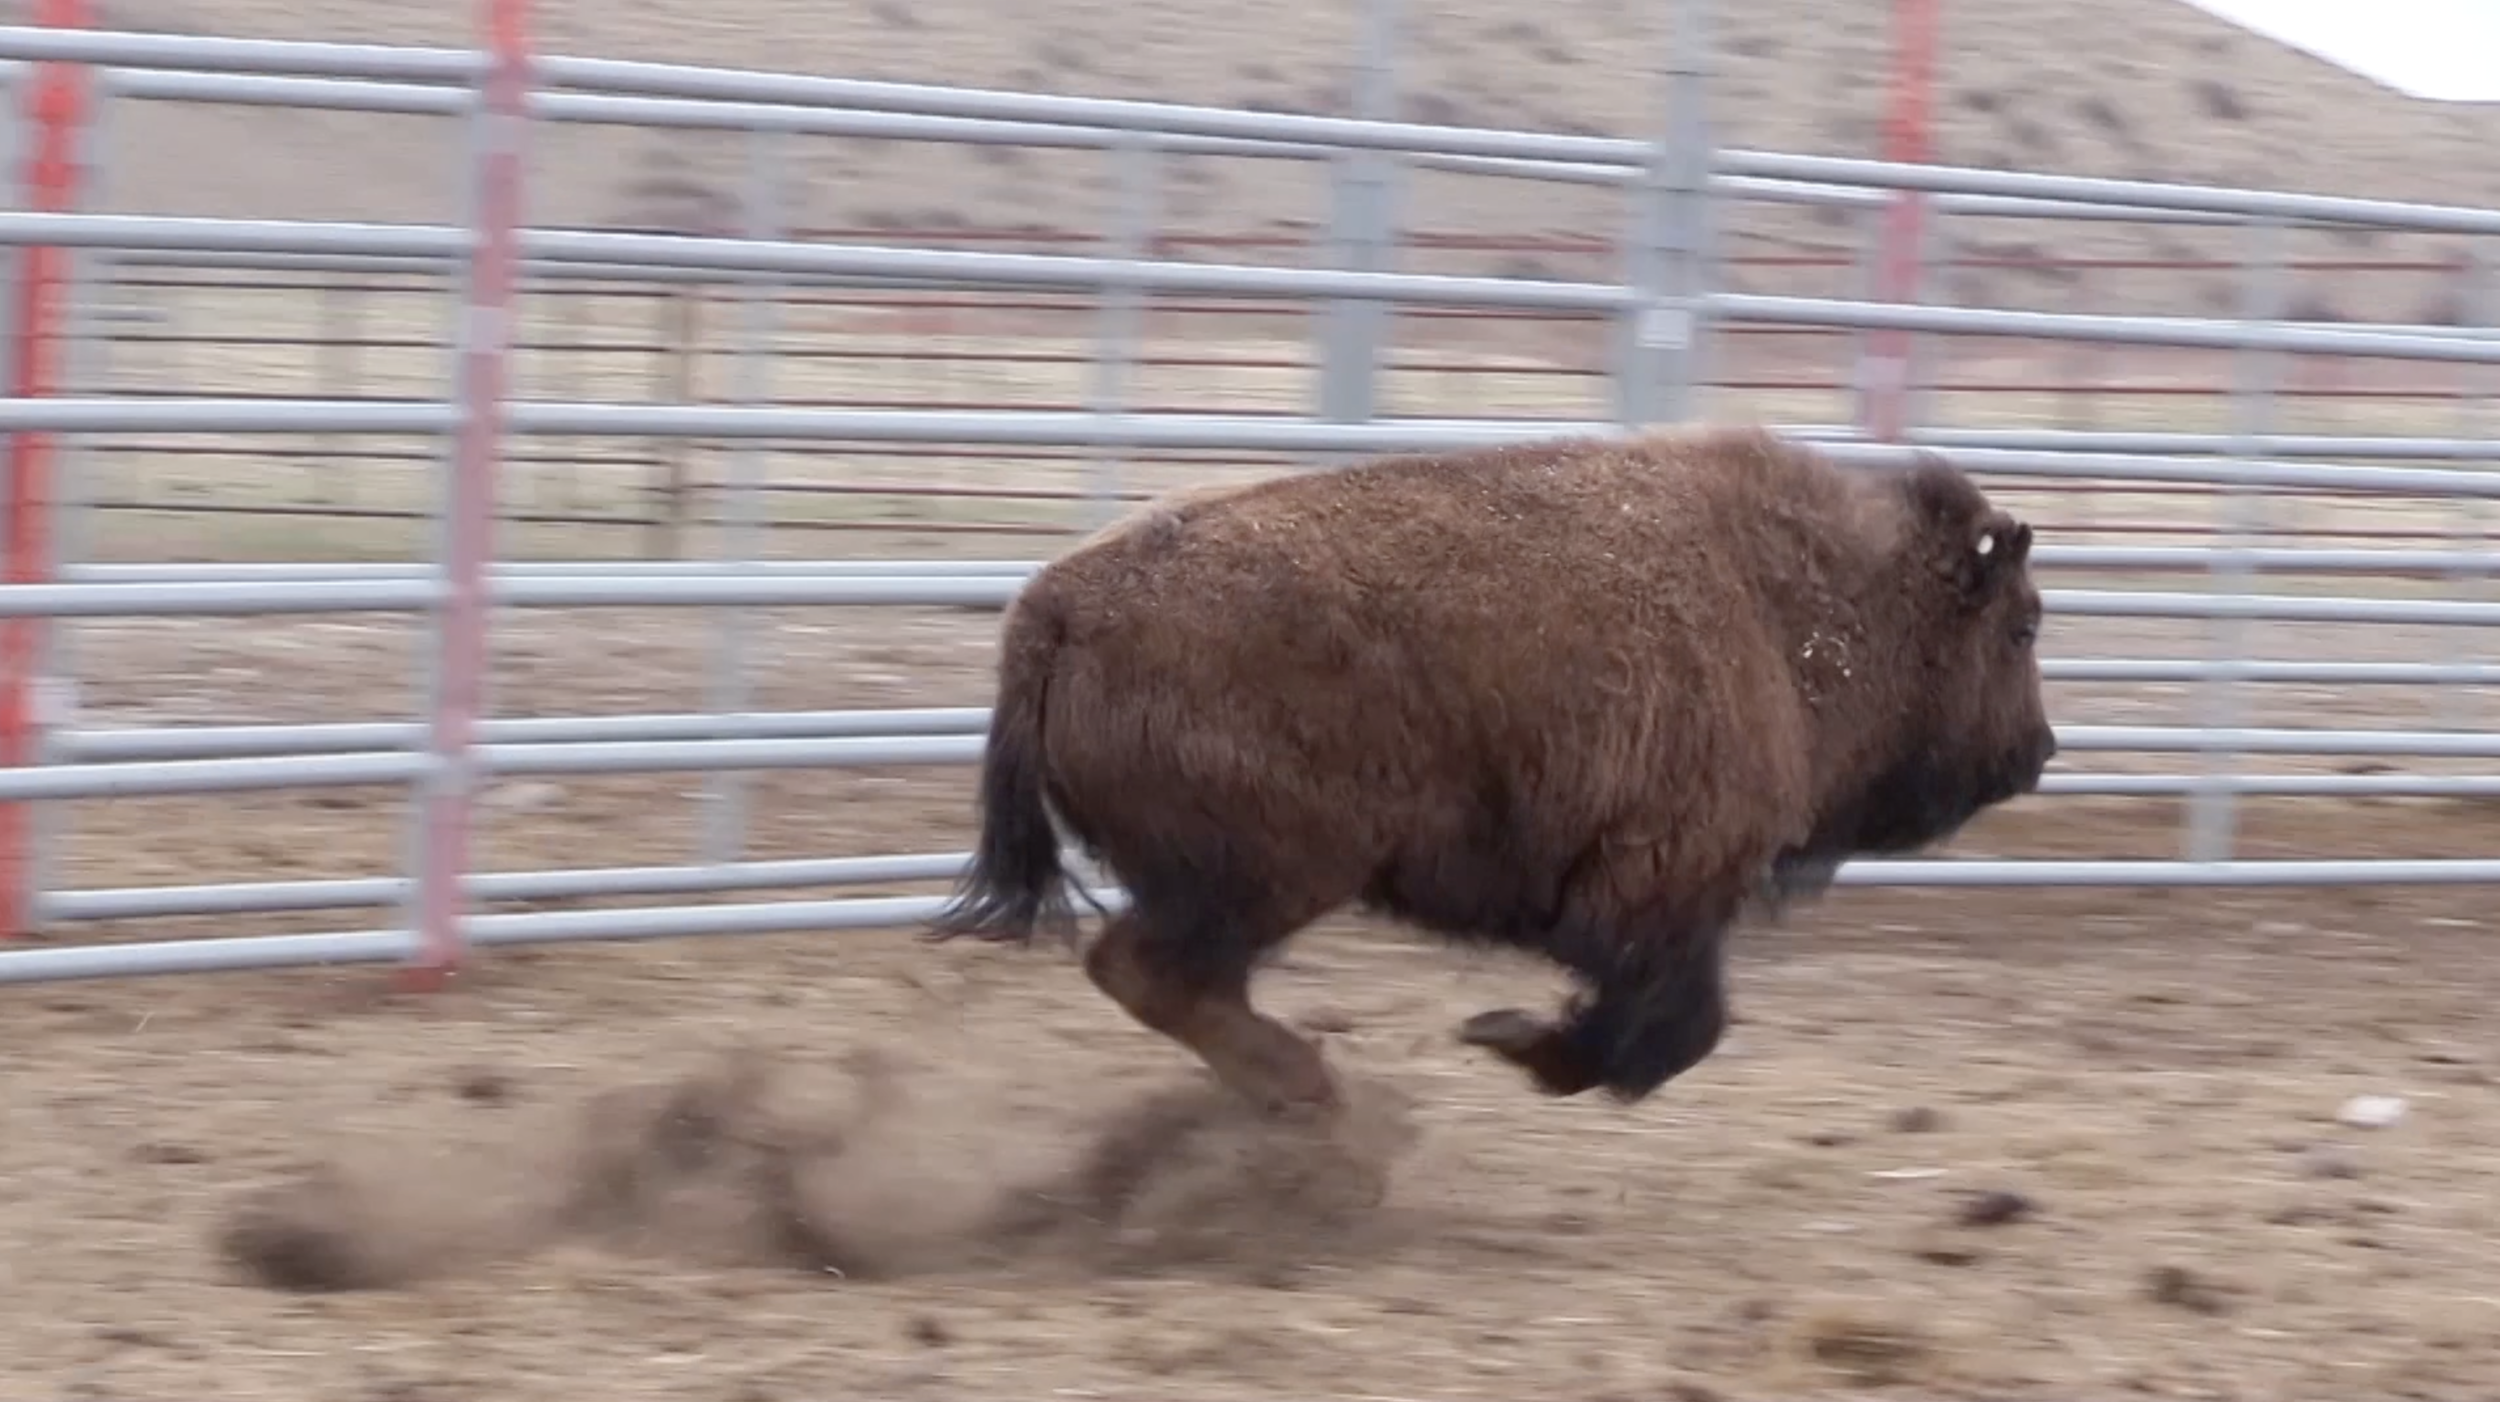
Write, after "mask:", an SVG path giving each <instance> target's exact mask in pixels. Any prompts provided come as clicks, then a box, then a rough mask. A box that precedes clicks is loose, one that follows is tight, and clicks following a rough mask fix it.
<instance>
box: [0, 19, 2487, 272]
mask: <svg viewBox="0 0 2500 1402" xmlns="http://www.w3.org/2000/svg"><path fill="white" fill-rule="evenodd" d="M8 8H12V9H15V10H17V11H19V12H20V13H22V12H23V9H24V4H23V0H17V3H15V4H14V5H11V6H9V7H8ZM104 8H105V15H106V18H107V19H108V21H110V22H113V23H118V24H123V25H128V26H133V27H142V28H151V29H163V30H178V31H183V32H194V33H210V34H229V35H251V36H265V37H289V38H320V39H335V40H359V41H370V42H402V43H423V44H462V43H466V42H467V41H468V34H467V25H468V16H469V14H470V11H471V6H470V5H469V4H467V3H465V0H464V2H463V3H434V4H410V3H406V0H107V3H106V4H105V7H104ZM1662 8H1663V7H1662V6H1659V5H1654V4H1646V5H1645V4H1638V3H1633V0H1558V3H1554V4H1550V5H1543V6H1536V7H1529V8H1520V7H1514V6H1510V5H1507V4H1502V5H1496V4H1487V3H1484V0H1408V4H1407V9H1408V10H1409V12H1410V13H1409V15H1408V28H1409V42H1408V44H1407V46H1406V57H1405V60H1404V62H1405V65H1406V67H1405V72H1404V85H1405V90H1406V93H1407V96H1406V98H1405V101H1404V113H1403V114H1404V115H1406V116H1408V117H1410V118H1414V119H1418V120H1425V121H1435V122H1461V123H1470V124H1499V125H1518V126H1528V127H1535V128H1543V129H1552V130H1569V131H1586V132H1601V133H1608V134H1621V135H1637V134H1640V133H1642V132H1643V131H1644V129H1645V123H1647V122H1649V121H1650V120H1651V114H1652V113H1653V112H1654V111H1655V110H1656V106H1657V103H1656V100H1655V93H1654V83H1653V81H1652V79H1651V77H1650V73H1651V70H1652V68H1653V67H1654V65H1655V62H1656V59H1657V56H1658V55H1659V53H1660V51H1661V49H1662V45H1663V27H1662V21H1661V20H1660V18H1659V13H1660V11H1661V10H1662ZM1718 8H1719V9H1720V10H1721V12H1722V13H1721V16H1720V19H1719V21H1718V25H1719V35H1718V37H1719V43H1718V45H1717V61H1718V63H1719V65H1720V76H1719V80H1718V82H1717V84H1716V89H1715V94H1716V95H1715V117H1716V120H1717V121H1718V123H1719V126H1720V130H1721V132H1722V133H1723V137H1724V140H1725V141H1727V142H1728V143H1730V144H1737V145H1744V146H1752V147H1769V148H1776V149H1786V150H1797V151H1811V152H1825V153H1836V154H1853V155H1872V154H1877V144H1878V141H1879V131H1880V125H1881V124H1880V114H1881V111H1882V106H1883V73H1884V68H1885V64H1886V61H1887V54H1886V44H1887V42H1888V39H1887V25H1888V18H1889V5H1888V4H1887V3H1885V0H1748V3H1744V4H1721V5H1720V6H1719V7H1718ZM1946 11H1947V15H1946V25H1947V34H1946V40H1945V49H1946V52H1945V55H1944V59H1943V72H1944V75H1945V77H1944V92H1943V95H1942V103H1941V112H1940V114H1939V120H1940V131H1941V137H1942V152H1941V154H1942V158H1944V159H1947V160H1951V161H1955V162H1964V163H1974V164H1980V165H1989V166H2005V167H2028V168H2033V169H2040V170H2051V171H2062V172H2074V173H2082V174H2094V175H2111V176H2123V177H2140V178H2147V179H2158V180H2182V181H2198V182H2222V183H2235V184H2259V185H2271V186H2277V187H2284V188H2292V189H2299V190H2308V191H2317V192H2324V193H2334V194H2351V195H2367V196H2382V197H2391V198H2404V199H2419V200H2433V201H2442V202H2454V203H2481V204H2491V205H2500V160H2495V159H2494V158H2493V156H2492V152H2493V151H2495V150H2500V110H2494V109H2493V107H2491V106H2490V105H2483V106H2477V107H2467V106H2457V105H2443V104H2435V103H2424V102H2417V101H2414V100H2411V99H2408V98H2405V97H2403V96H2401V95H2400V94H2397V93H2395V92H2392V91H2390V90H2387V89H2384V88H2381V87H2379V86H2377V85H2375V84H2373V83H2370V82H2368V81H2365V80H2363V79H2361V78H2358V77H2355V76H2352V75H2350V74H2346V73H2344V72H2342V71H2340V70H2337V69H2334V68H2333V67H2331V66H2329V65H2326V64H2323V63H2320V62H2318V61H2315V60H2313V59H2310V58H2308V57H2306V56H2304V55H2302V54H2299V53H2297V52H2295V51H2292V50H2290V49H2287V48H2284V47H2281V46H2278V45H2275V44H2272V43H2269V42H2268V41H2265V40H2263V39H2261V38H2258V37H2256V36H2254V35H2251V34H2248V33H2246V32H2245V31H2241V30H2238V29H2236V28H2234V27H2232V26H2230V25H2227V24H2224V23H2222V22H2220V21H2218V20H2214V19H2212V18H2210V17H2208V16H2207V15H2205V14H2204V13H2202V12H2201V11H2198V10H2196V9H2193V8H2191V7H2189V6H2188V5H2186V4H2182V3H2179V2H2178V0H1953V3H1950V4H1948V5H1947V6H1946ZM539 12H540V18H539V21H538V25H537V29H538V32H539V35H540V38H541V42H542V44H543V45H544V47H546V48H547V49H549V50H551V51H560V52H567V53H575V54H587V55H599V56H609V57H620V58H635V59H653V60H674V61H685V62H693V63H702V64H720V65H735V66H755V67H781V68H789V69H796V70H804V71H810V72H818V73H828V74H843V75H853V76H863V77H877V78H896V79H910V80H920V81H941V82H949V83H967V84H979V85H1000V86H1018V87H1028V88H1038V89H1044V90H1049V91H1057V92H1067V93H1080V94H1092V95H1105V96H1123V97H1152V98H1167V99H1187V100H1197V101H1206V102H1213V103H1220V104H1227V105H1243V106H1254V107H1269V108H1283V109H1292V110H1296V111H1311V112H1328V111H1341V110H1343V102H1344V93H1345V90H1346V87H1347V84H1348V81H1349V79H1350V76H1351V61H1352V55H1353V51H1354V26H1355V22H1356V7H1355V6H1354V5H1352V4H1337V5H1319V6H1310V7H1308V8H1307V11H1303V12H1288V13H1278V12H1276V11H1274V10H1272V9H1244V8H1242V7H1240V6H1238V5H1232V4H1222V3H1211V0H1165V2H1164V3H1157V4H1153V5H1147V4H1142V3H1141V4H1127V5H1114V4H1107V3H1102V2H1101V0H1058V3H1052V4H1037V5H1004V4H1000V3H997V0H703V3H695V0H670V3H642V4H635V3H625V0H547V3H543V4H541V5H540V6H539ZM456 139H457V138H456V134H455V133H454V132H453V131H452V130H451V129H450V128H449V127H448V126H447V125H446V124H443V123H440V122H433V121H429V120H427V119H419V118H405V117H358V116H352V115H345V114H321V113H299V112H277V111H266V110H261V111H254V110H237V109H226V110H217V109H203V108H182V109H173V108H167V107H163V106H158V107H156V108H154V109H153V110H147V111H142V112H135V113H130V114H126V117H125V120H123V121H122V123H121V125H120V126H119V128H118V130H117V134H116V138H115V141H114V151H113V159H114V161H115V162H116V167H115V169H114V171H113V180H114V183H115V187H116V188H115V197H114V200H113V203H114V204H116V205H117V206H119V207H121V208H125V209H133V210H150V211H162V212H184V213H214V214H229V215H243V214H278V215H328V216H344V217H367V218H383V219H440V218H443V217H445V216H446V214H447V213H448V212H449V211H450V210H452V209H453V208H454V206H453V204H452V203H451V192H452V190H453V189H454V187H455V180H456V173H455V167H454V166H453V165H452V164H451V160H450V157H451V153H452V151H453V150H454V149H455V143H456ZM737 149H738V148H737V147H736V145H735V143H734V142H729V141H723V140H717V139H713V138H699V139H698V138H692V137H689V136H686V135H684V134H673V135H672V134H664V133H652V132H647V131H622V130H613V129H583V128H571V129H567V130H563V131H561V132H557V133H553V134H550V135H548V136H546V137H544V138H542V140H541V143H540V151H539V157H538V170H539V179H538V183H537V184H536V186H535V187H534V188H535V194H534V199H535V207H534V209H533V211H532V214H533V217H534V218H535V219H536V220H539V221H544V222H562V223H593V224H607V223H648V222H654V221H662V220H668V221H677V222H687V221H689V220H693V221H699V220H700V218H701V217H702V216H700V215H699V214H689V213H688V211H690V210H696V209H699V208H700V207H701V205H702V203H703V201H702V199H701V197H700V196H701V192H702V190H703V189H704V188H705V187H709V189H711V190H712V191H713V192H715V193H716V194H717V195H719V196H722V197H725V196H726V194H727V193H728V192H729V191H731V190H734V189H735V185H736V180H737V164H736V163H737V156H736V151H737ZM800 154H801V156H802V159H803V160H804V164H805V178H804V189H803V191H802V192H801V193H800V194H799V195H798V196H797V197H795V199H794V202H793V204H794V209H795V213H796V217H797V218H799V219H800V220H801V221H802V222H804V223H807V224H810V225H814V226H826V225H851V226H856V225H873V226H888V227H892V226H913V227H930V226H939V227H946V226H964V225H985V226H999V227H1013V226H1017V225H1026V224H1030V223H1036V222H1038V223H1043V224H1050V225H1057V226H1066V227H1075V228H1094V227H1098V224H1097V222H1096V221H1098V220H1099V219H1100V218H1101V217H1102V208H1103V206H1104V203H1105V200H1104V197H1103V186H1104V183H1105V170H1104V162H1103V161H1102V159H1101V158H1099V157H1096V156H1092V155H1089V154H1080V153H1049V152H1027V151H1018V150H1002V149H992V150H987V151H974V150H965V149H961V148H946V147H936V146H926V145H920V144H902V143H867V142H844V141H836V140H832V139H810V140H808V141H807V142H806V143H804V145H803V146H802V147H801V148H800ZM1168 175H1169V180H1168V183H1167V184H1166V186H1165V205H1164V213H1165V218H1164V227H1166V228H1167V229H1192V230H1204V231H1223V232H1232V231H1243V230H1257V229H1261V228H1263V227H1271V226H1273V225H1274V224H1275V223H1276V222H1277V221H1295V220H1303V219H1310V218H1314V217H1316V216H1318V215H1319V214H1320V213H1321V210H1322V203H1321V200H1320V197H1319V189H1320V185H1319V179H1318V176H1317V173H1316V172H1315V170H1313V168H1310V167H1305V166H1290V165H1283V164H1279V163H1271V162H1246V161H1239V160H1214V159H1207V158H1197V159H1192V160H1187V161H1179V162H1175V163H1173V165H1172V167H1171V168H1170V169H1169V171H1168ZM1413 190H1414V203H1413V204H1412V205H1411V206H1410V208H1411V211H1412V212H1411V214H1410V224H1412V225H1420V226H1425V227H1433V228H1442V229H1452V228H1468V229H1471V230H1480V231H1508V232H1519V233H1529V232H1554V231H1564V230H1573V231H1579V232H1585V233H1592V234H1606V233H1612V232H1613V231H1614V230H1615V229H1616V228H1617V227H1618V226H1619V225H1620V222H1621V217H1620V215H1619V213H1618V212H1617V209H1618V206H1617V204H1616V202H1615V201H1614V199H1613V197H1612V196H1610V195H1607V194H1605V193H1603V192H1593V191H1586V190H1567V189H1565V188H1563V187H1557V186H1550V185H1533V186H1532V185H1528V184H1524V183H1520V182H1515V181H1494V180H1489V179H1481V178H1473V177H1455V176H1447V175H1432V176H1428V177H1425V178H1423V179H1421V180H1419V181H1418V182H1417V184H1416V185H1415V186H1414V187H1413ZM1731 214H1732V217H1731V220H1730V227H1731V229H1732V230H1733V231H1734V232H1735V234H1736V237H1735V239H1734V240H1733V241H1732V244H1731V249H1732V251H1738V252H1744V251H1778V249H1779V248H1780V247H1782V246H1783V245H1786V246H1792V247H1793V246H1795V245H1798V244H1801V243H1802V244H1829V243H1832V242H1834V241H1836V240H1838V239H1841V238H1845V237H1846V236H1847V234H1848V231H1847V230H1846V229H1845V228H1842V227H1836V225H1838V224H1839V223H1840V221H1839V220H1837V219H1836V218H1832V217H1829V216H1826V217H1822V218H1817V217H1815V215H1816V212H1814V211H1798V210H1774V209H1770V208H1766V207H1762V206H1752V207H1748V208H1746V209H1744V210H1742V211H1734V212H1731ZM1954 227H1955V229H1956V232H1957V235H1958V237H1959V238H1960V239H1961V240H1962V242H1961V245H1960V246H1961V248H1962V250H1963V251H1964V252H1965V253H1966V254H1977V255H1981V256H1985V257H1995V258H1999V259H2020V258H2023V257H2027V256H2034V255H2040V254H2046V255H2050V256H2053V257H2054V256H2066V257H2071V256H2075V255H2081V254H2090V255H2101V256H2122V257H2152V258H2160V257H2204V256H2228V255H2229V254H2230V253H2231V250H2232V240H2231V236H2230V235H2228V234H2226V233H2217V232H2214V231H2195V230H2177V229H2173V230H2169V231H2164V230H2161V229H2157V228H2151V227H2148V226H2143V225H2134V224H2126V225H2110V224H2099V225H2057V224H2044V223H2035V222H2029V221H2025V222H2020V223H2017V222H2015V221H2004V220H1988V221H1980V220H1973V219H1957V220H1955V221H1954ZM2294 251H2295V253H2296V255H2297V256H2300V257H2304V258H2331V257H2343V258H2379V257H2386V258H2427V259H2438V258H2448V257H2453V256H2455V255H2456V254H2457V253H2458V252H2459V251H2460V247H2459V241H2457V240H2453V239H2439V238H2428V239H2423V238H2404V237H2394V236H2383V235H2371V234H2368V233H2352V234H2343V235H2333V236H2329V235H2323V234H2317V235H2304V236H2302V237H2301V239H2300V240H2298V242H2297V244H2296V247H2295V250H2294ZM1469 265H1470V260H1467V259H1442V260H1439V261H1436V262H1434V263H1433V264H1432V265H1431V266H1434V267H1437V268H1447V269H1449V270H1453V271H1455V270H1460V269H1462V268H1466V267H1468V266H1469ZM1473 266H1475V267H1477V268H1486V269H1505V268H1506V269H1508V270H1510V271H1514V272H1523V273H1524V272H1545V273H1551V274H1558V275H1564V276H1595V275H1602V273H1603V271H1604V265H1603V264H1601V263H1595V262H1584V261H1576V260H1572V259H1568V258H1564V259H1559V260H1558V259H1555V258H1551V257H1548V258H1545V259H1542V260H1531V259H1523V258H1521V257H1520V256H1518V255H1515V254H1513V255H1486V256H1484V257H1482V258H1479V259H1476V260H1473ZM1775 281H1778V282H1781V283H1782V285H1784V286H1786V287H1790V288H1796V289H1799V290H1820V289H1821V288H1825V287H1836V285H1835V284H1833V283H1831V282H1830V281H1829V280H1828V279H1826V278H1822V277H1817V278H1816V279H1815V285H1814V286H1813V287H1806V286H1805V285H1804V283H1803V282H1802V281H1801V280H1800V279H1799V278H1797V277H1794V276H1792V277H1789V278H1787V279H1784V280H1775V279H1772V278H1768V277H1766V276H1764V275H1762V274H1760V273H1759V272H1756V273H1754V274H1752V275H1750V276H1747V277H1745V278H1742V279H1740V282H1742V283H1743V284H1744V285H1748V286H1750V287H1753V288H1763V287H1766V286H1769V285H1771V284H1773V283H1774V282H1775ZM1951 292H1952V295H1954V296H1956V297H1957V298H1959V299H1962V300H1965V301H1971V300H1984V301H1987V302H1991V303H1997V304H2012V305H2032V306H2042V307H2064V306H2073V305H2077V304H2078V303H2084V302H2088V303H2089V305H2091V306H2092V307H2093V308H2094V309H2101V310H2120V309H2132V310H2162V309H2169V310H2201V311H2219V310H2223V309H2226V308H2228V307H2229V306H2230V305H2231V300H2230V299H2231V296H2232V294H2231V290H2230V287H2229V280H2228V278H2227V277H2224V276H2220V275H2206V274H2196V275H2182V274H2171V273H2159V274H2135V275H2127V276H2116V275H2106V274H2105V275H2101V276H2098V277H2096V278H2095V279H2094V280H2093V281H2092V283H2091V284H2090V286H2089V289H2088V291H2086V290H2084V289H2082V288H2079V287H2078V285H2077V283H2076V282H2075V280H2074V279H2073V278H2071V277H2068V276H2060V275H2049V274H2041V273H2027V272H2008V271H1982V272H1965V273H1963V274H1962V275H1960V276H1959V277H1957V278H1956V279H1955V281H1954V284H1953V286H1952V288H1951ZM2451 301H2452V298H2451V296H2450V293H2449V289H2447V288H2446V287H2444V286H2443V285H2442V283H2441V281H2440V280H2439V279H2438V278H2436V277H2434V276H2432V275H2428V274H2422V275H2414V276H2406V277H2397V276H2393V275H2389V274H2384V273H2381V274H2372V275H2367V276H2363V275H2356V274H2336V275H2320V276H2319V277H2317V278H2315V279H2312V280H2311V281H2310V282H2309V284H2308V285H2306V286H2305V287H2304V289H2303V291H2302V293H2301V295H2300V296H2299V298H2298V299H2297V305H2296V307H2295V310H2296V313H2298V314H2304V315H2340V316H2345V317H2356V316H2358V317H2372V318H2387V319H2399V320H2412V319H2427V318H2431V317H2434V316H2441V315H2445V314H2451V313H2452V307H2451V305H2450V304H2451Z"/></svg>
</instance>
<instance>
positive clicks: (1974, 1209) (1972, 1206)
mask: <svg viewBox="0 0 2500 1402" xmlns="http://www.w3.org/2000/svg"><path fill="white" fill-rule="evenodd" d="M2032 1211H2033V1206H2032V1201H2031V1199H2029V1198H2027V1197H2025V1196H2023V1195H2022V1194H2021V1193H2017V1192H2013V1191H2011V1190H2009V1189H2005V1188H1990V1189H1986V1190H1984V1191H1980V1192H1973V1193H1967V1194H1965V1195H1964V1196H1963V1198H1962V1202H1961V1206H1960V1207H1959V1208H1957V1209H1956V1210H1955V1211H1954V1214H1953V1220H1954V1221H1955V1222H1957V1223H1959V1224H1961V1225H1962V1226H1965V1227H2001V1226H2004V1225H2005V1224H2007V1223H2009V1222H2019V1221H2021V1220H2023V1219H2024V1218H2026V1217H2029V1216H2030V1215H2031V1214H2032Z"/></svg>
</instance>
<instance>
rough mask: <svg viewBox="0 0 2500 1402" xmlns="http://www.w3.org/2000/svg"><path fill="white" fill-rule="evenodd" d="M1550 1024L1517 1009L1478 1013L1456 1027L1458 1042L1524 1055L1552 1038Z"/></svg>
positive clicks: (1489, 1049)
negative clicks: (1543, 1041)
mask: <svg viewBox="0 0 2500 1402" xmlns="http://www.w3.org/2000/svg"><path fill="white" fill-rule="evenodd" d="M1553 1032H1554V1029H1553V1026H1552V1024H1550V1023H1548V1022H1546V1021H1545V1020H1544V1019H1543V1018H1539V1017H1535V1016H1532V1015H1531V1014H1529V1013H1526V1012H1523V1011H1521V1010H1520V1009H1518V1008H1495V1009H1494V1010H1493V1011H1491V1012H1484V1013H1478V1014H1476V1015H1475V1016H1474V1017H1471V1018H1469V1019H1467V1020H1466V1021H1465V1022H1462V1023H1460V1024H1459V1026H1458V1040H1460V1041H1462V1042H1465V1043H1466V1044H1467V1045H1469V1046H1471V1047H1483V1048H1485V1049H1487V1050H1488V1051H1497V1052H1504V1053H1514V1052H1524V1051H1526V1050H1527V1049H1528V1048H1530V1047H1532V1046H1535V1045H1536V1044H1537V1043H1538V1042H1539V1041H1542V1040H1543V1039H1545V1038H1546V1037H1549V1036H1552V1035H1553Z"/></svg>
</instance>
